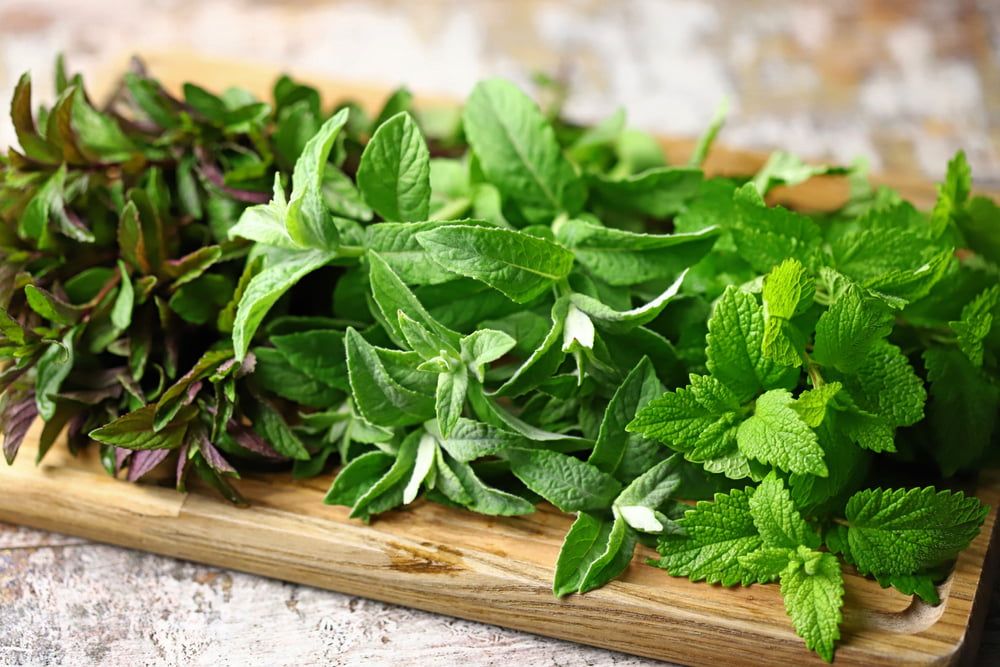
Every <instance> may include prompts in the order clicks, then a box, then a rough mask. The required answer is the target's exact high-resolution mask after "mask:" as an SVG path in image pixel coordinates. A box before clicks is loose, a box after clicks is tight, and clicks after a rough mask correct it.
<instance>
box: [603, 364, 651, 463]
mask: <svg viewBox="0 0 1000 667" xmlns="http://www.w3.org/2000/svg"><path fill="white" fill-rule="evenodd" d="M662 393H663V385H662V384H660V381H659V379H658V378H657V377H656V371H655V370H654V369H653V364H652V363H651V362H650V361H649V359H648V358H647V357H643V358H642V359H641V360H640V361H639V363H638V364H637V365H636V367H635V368H633V369H632V370H631V371H629V374H628V375H627V376H626V377H625V380H623V381H622V383H621V385H620V386H619V387H618V389H616V390H615V393H614V396H612V397H611V401H609V402H608V407H607V408H605V410H604V417H603V419H602V420H601V427H600V430H599V431H598V434H597V440H596V441H595V443H594V449H593V451H591V453H590V458H588V459H587V463H589V464H591V465H592V466H595V467H597V468H598V469H600V470H601V471H603V472H606V473H608V474H610V475H614V476H615V477H616V478H617V479H618V480H619V481H631V480H632V479H634V478H635V477H637V476H638V474H639V473H640V472H644V471H645V470H647V469H648V468H649V467H650V466H651V465H652V463H653V462H654V461H657V460H659V459H660V457H661V454H660V446H659V445H658V444H657V443H655V442H652V441H650V440H649V439H647V438H644V437H642V436H640V435H637V434H633V433H630V432H628V426H629V422H630V421H632V419H633V418H634V417H635V415H636V413H637V412H639V410H640V409H641V408H643V407H644V406H645V405H647V404H648V403H649V402H650V401H652V400H653V399H655V398H656V397H658V396H660V395H661V394H662Z"/></svg>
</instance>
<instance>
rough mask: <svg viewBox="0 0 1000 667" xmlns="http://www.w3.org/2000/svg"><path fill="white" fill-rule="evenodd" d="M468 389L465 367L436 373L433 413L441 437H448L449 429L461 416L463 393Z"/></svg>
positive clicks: (463, 404) (463, 401)
mask: <svg viewBox="0 0 1000 667" xmlns="http://www.w3.org/2000/svg"><path fill="white" fill-rule="evenodd" d="M468 388H469V375H468V372H467V371H466V368H465V366H458V367H456V368H454V369H453V370H450V371H446V372H443V373H438V380H437V391H436V392H435V394H434V413H435V414H436V415H437V420H438V427H439V428H440V429H441V435H443V436H444V437H446V438H447V437H448V435H449V434H450V433H451V429H452V428H453V427H454V426H455V423H456V422H458V420H459V418H460V417H461V416H462V409H463V408H464V407H465V392H466V391H467V390H468Z"/></svg>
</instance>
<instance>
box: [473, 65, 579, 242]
mask: <svg viewBox="0 0 1000 667" xmlns="http://www.w3.org/2000/svg"><path fill="white" fill-rule="evenodd" d="M462 124H463V126H464V128H465V134H466V136H467V137H468V139H469V144H471V146H472V150H473V151H475V154H476V157H477V158H478V159H479V163H480V166H481V167H482V170H483V173H484V174H486V177H487V179H488V180H489V181H490V182H491V183H493V184H494V185H496V186H497V187H498V188H499V189H500V191H501V192H502V193H503V195H504V197H506V198H509V199H511V200H513V201H515V202H517V204H518V206H519V207H520V208H521V210H522V212H523V213H524V214H525V216H526V217H527V218H528V219H529V220H532V221H537V222H544V221H548V220H551V219H552V218H553V217H555V215H556V214H557V213H560V212H566V213H569V214H573V213H576V212H577V211H578V210H579V209H580V207H581V206H582V204H583V199H584V196H585V192H584V188H583V184H582V182H581V181H580V179H579V177H578V176H577V175H576V173H575V171H574V170H573V167H572V165H571V164H570V163H569V161H568V160H566V158H565V157H564V156H563V154H562V150H561V149H560V147H559V144H558V142H557V141H556V136H555V133H554V132H553V130H552V127H551V126H550V125H549V123H548V121H547V120H546V119H545V116H543V115H542V113H541V111H539V109H538V107H537V106H536V105H535V103H534V102H532V101H531V99H529V98H528V97H527V96H526V95H525V94H524V93H522V92H521V91H520V90H518V89H517V87H516V86H514V85H513V84H511V83H509V82H507V81H504V80H502V79H490V80H488V81H483V82H480V83H479V84H477V85H476V87H475V89H474V90H473V91H472V94H471V95H470V96H469V99H468V101H467V102H466V105H465V111H464V112H463V114H462Z"/></svg>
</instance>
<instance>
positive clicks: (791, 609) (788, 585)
mask: <svg viewBox="0 0 1000 667" xmlns="http://www.w3.org/2000/svg"><path fill="white" fill-rule="evenodd" d="M781 597H782V599H784V601H785V610H786V611H787V612H788V615H789V616H790V617H791V619H792V625H794V626H795V632H796V633H797V634H798V635H799V636H800V637H802V639H804V640H805V642H806V647H807V648H808V649H809V650H811V651H816V653H818V654H819V656H820V657H821V658H823V659H824V660H826V661H827V662H832V661H833V648H834V644H835V643H836V641H837V640H838V639H840V622H841V620H842V618H843V617H842V614H841V608H842V607H843V604H844V576H843V574H842V573H841V571H840V563H839V562H838V561H837V557H836V556H834V555H833V554H829V553H823V552H819V551H809V550H808V549H806V548H805V547H800V549H799V552H798V554H797V557H796V558H795V559H793V560H792V561H791V562H790V563H789V564H788V566H787V567H786V568H785V570H784V571H783V572H782V573H781Z"/></svg>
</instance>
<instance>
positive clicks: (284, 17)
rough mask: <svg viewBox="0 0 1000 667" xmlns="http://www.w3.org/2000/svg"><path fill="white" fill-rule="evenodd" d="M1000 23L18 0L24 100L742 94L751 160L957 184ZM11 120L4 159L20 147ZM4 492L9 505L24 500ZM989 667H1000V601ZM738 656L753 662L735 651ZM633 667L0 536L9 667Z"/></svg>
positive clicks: (3, 24)
mask: <svg viewBox="0 0 1000 667" xmlns="http://www.w3.org/2000/svg"><path fill="white" fill-rule="evenodd" d="M997 26H1000V3H995V2H986V1H981V2H978V3H977V2H974V1H972V0H957V1H955V2H946V3H942V2H936V1H934V0H921V1H914V2H905V3H904V2H898V3H869V2H861V1H860V0H859V1H857V2H849V1H845V2H838V3H820V2H816V3H812V2H805V1H803V0H794V1H792V2H789V3H787V4H786V3H781V2H763V0H759V1H758V0H741V1H740V2H730V1H725V0H712V1H710V2H702V3H694V2H687V1H682V0H661V1H659V2H615V3H601V2H597V1H581V2H576V3H557V2H546V1H542V0H511V1H510V2H503V3H501V2H477V3H470V2H462V1H454V2H451V1H426V2H420V3H408V2H403V1H402V0H377V1H373V2H366V3H363V4H362V3H349V2H330V3H318V2H303V3H282V2H278V1H277V0H224V1H220V2H213V3H192V2H190V1H188V0H164V1H162V2H158V3H156V4H155V6H149V5H148V4H147V3H120V2H112V1H110V0H100V1H98V0H94V1H91V2H87V3H80V2H76V1H74V0H49V1H47V2H46V3H44V4H43V3H33V2H28V0H0V98H2V99H8V98H9V92H10V90H12V89H13V85H14V83H15V82H16V80H17V76H18V75H19V74H20V72H21V71H23V70H26V69H31V70H33V71H34V73H35V74H36V81H37V82H38V84H39V85H38V86H37V88H39V89H44V88H45V87H46V82H47V81H50V80H51V75H50V71H51V62H52V58H53V55H54V54H55V53H56V52H57V51H60V50H61V51H64V52H66V54H67V57H68V59H69V62H70V64H71V65H72V66H73V67H74V68H75V69H78V70H84V71H95V70H98V69H101V68H102V67H103V66H105V65H106V64H107V63H108V62H110V61H112V60H114V59H116V58H118V57H119V56H120V55H121V53H122V52H123V51H128V50H130V49H134V50H145V49H150V48H153V49H157V50H161V51H162V50H164V49H168V48H175V47H180V48H183V49H186V50H189V51H190V50H197V51H202V52H205V53H208V54H211V55H215V56H224V57H227V58H230V59H247V60H250V61H256V62H264V63H269V64H271V65H275V64H277V65H282V66H284V67H287V68H288V69H289V70H291V71H293V72H294V71H302V72H309V73H315V74H320V75H323V76H325V77H328V78H345V77H346V78H354V79H360V80H367V81H374V82H381V83H384V84H393V83H397V82H400V81H406V82H408V83H409V84H410V85H411V86H412V87H413V88H414V89H418V90H428V91H436V92H442V93H446V94H449V93H450V94H452V95H463V94H465V93H466V92H467V91H468V89H469V88H471V86H472V84H473V83H474V81H475V80H476V79H477V78H479V77H481V76H484V75H486V74H495V73H499V74H504V75H507V76H512V77H514V78H518V79H520V80H522V81H524V80H526V79H527V77H528V74H529V73H530V72H531V71H532V70H535V69H540V70H545V71H550V72H551V71H562V72H564V73H565V74H566V75H567V76H568V78H569V81H570V83H571V85H572V89H573V94H572V96H571V98H570V100H569V109H570V110H571V112H573V113H575V114H577V115H578V116H580V117H583V118H591V119H593V118H597V117H600V116H601V115H602V114H605V113H608V112H610V111H611V110H613V107H614V106H615V105H617V104H621V105H623V106H625V107H627V108H628V110H629V112H630V117H631V120H632V121H633V122H635V123H638V124H640V125H642V126H643V127H646V128H647V129H651V130H655V131H658V132H661V133H669V134H694V133H696V132H697V131H699V129H700V128H701V126H702V125H703V123H704V122H705V120H706V119H707V118H708V117H710V115H711V113H712V110H713V109H714V106H715V105H716V104H717V102H718V101H719V99H720V98H721V96H722V95H728V96H729V97H730V101H731V103H732V107H733V110H734V114H733V117H732V120H731V122H730V124H729V126H728V128H727V130H726V133H725V137H726V141H727V142H728V143H730V144H733V145H738V146H747V147H756V148H772V147H783V148H787V149H790V150H794V151H796V152H799V153H803V154H806V155H810V156H812V157H816V158H823V157H830V158H833V159H837V160H849V159H850V158H852V157H854V156H855V155H858V154H863V155H867V156H868V157H869V158H870V159H871V161H872V162H873V164H874V165H875V166H876V167H878V168H879V169H881V170H886V171H894V172H896V173H910V174H912V175H913V176H915V177H921V176H922V177H930V178H938V177H939V176H940V174H941V173H942V171H943V169H944V164H945V161H946V160H947V158H948V157H949V155H950V154H951V153H952V152H954V150H955V149H956V148H958V147H965V148H966V149H967V150H968V151H969V154H970V160H971V162H972V164H973V169H974V173H975V174H976V176H977V182H978V183H979V185H980V186H982V187H992V188H995V187H997V185H998V184H1000V63H998V56H997V51H996V46H995V45H996V43H997V39H998V35H997V31H998V30H1000V28H998V27H997ZM12 136H13V131H12V128H11V127H10V125H9V123H8V122H7V121H6V118H3V119H2V121H0V145H4V144H5V143H6V142H9V141H11V140H12ZM2 492H3V490H2V489H0V493H2ZM992 605H993V606H992V610H991V614H990V618H989V620H988V621H987V628H986V631H985V633H984V637H983V642H982V646H981V649H980V655H979V663H980V664H983V665H995V664H1000V591H998V592H995V593H994V595H993V601H992ZM736 648H737V647H734V650H735V649H736ZM430 662H433V663H435V664H464V665H468V666H469V667H473V666H476V665H492V664H501V663H504V664H558V665H587V664H602V665H604V664H618V665H645V664H652V663H651V662H650V661H647V660H643V659H640V658H633V657H630V656H624V655H621V654H615V653H611V652H608V651H603V650H599V649H593V648H588V647H584V646H580V645H576V644H569V643H566V642H560V641H556V640H550V639H543V638H539V637H535V636H532V635H528V634H525V633H520V632H515V631H511V630H504V629H500V628H496V627H492V626H486V625H482V624H477V623H470V622H466V621H459V620H455V619H451V618H447V617H442V616H436V615H433V614H428V613H424V612H418V611H413V610H409V609H405V608H401V607H394V606H391V605H385V604H381V603H376V602H371V601H366V600H364V599H361V598H356V597H349V596H344V595H338V594H335V593H329V592H325V591H319V590H315V589H311V588H306V587H301V586H295V585H291V584H284V583H280V582H277V581H273V580H268V579H262V578H259V577H253V576H249V575H244V574H239V573H234V572H228V571H223V570H218V569H215V568H209V567H203V566H198V565H193V564H190V563H185V562H181V561H176V560H173V559H169V558H162V557H158V556H152V555H148V554H143V553H139V552H134V551H129V550H125V549H119V548H115V547H108V546H103V545H98V544H94V543H91V542H87V541H84V540H79V539H75V538H67V537H63V536H60V535H55V534H51V533H45V532H40V531H34V530H28V529H22V528H15V527H13V526H8V525H3V524H0V664H4V665H7V664H26V665H36V664H74V665H75V664H95V663H96V664H112V665H118V664H140V665H156V664H212V665H223V664H234V665H285V664H287V665H293V664H294V665H298V664H314V663H325V664H392V665H394V666H398V665H406V664H426V663H430Z"/></svg>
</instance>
